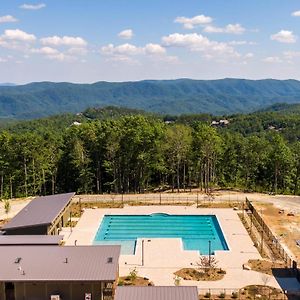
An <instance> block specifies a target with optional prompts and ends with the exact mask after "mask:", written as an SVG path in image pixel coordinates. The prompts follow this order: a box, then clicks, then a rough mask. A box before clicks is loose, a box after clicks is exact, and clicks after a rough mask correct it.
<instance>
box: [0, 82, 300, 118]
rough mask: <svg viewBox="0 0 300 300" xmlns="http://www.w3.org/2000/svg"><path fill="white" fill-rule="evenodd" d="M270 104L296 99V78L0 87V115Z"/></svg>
mask: <svg viewBox="0 0 300 300" xmlns="http://www.w3.org/2000/svg"><path fill="white" fill-rule="evenodd" d="M276 103H300V81H297V80H274V79H264V80H246V79H220V80H191V79H177V80H144V81H137V82H103V81H101V82H97V83H93V84H73V83H67V82H61V83H53V82H37V83H30V84H26V85H15V86H14V85H13V86H7V85H5V86H2V85H0V118H2V119H3V118H10V119H11V118H12V119H32V118H39V117H44V116H49V115H54V114H59V113H65V112H71V113H77V112H81V111H83V110H85V109H87V108H88V107H104V106H108V105H114V106H121V107H128V108H134V109H138V110H145V111H149V112H156V113H162V114H175V115H178V114H189V113H210V114H213V115H226V114H234V113H248V112H252V111H256V110H263V109H264V108H266V107H268V106H270V105H273V104H276Z"/></svg>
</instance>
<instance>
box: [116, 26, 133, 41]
mask: <svg viewBox="0 0 300 300" xmlns="http://www.w3.org/2000/svg"><path fill="white" fill-rule="evenodd" d="M133 35H134V34H133V31H132V29H125V30H123V31H121V32H119V34H118V36H119V37H120V38H121V39H124V40H130V39H132V38H133Z"/></svg>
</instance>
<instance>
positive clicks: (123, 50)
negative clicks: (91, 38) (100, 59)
mask: <svg viewBox="0 0 300 300" xmlns="http://www.w3.org/2000/svg"><path fill="white" fill-rule="evenodd" d="M101 51H102V53H103V54H109V55H126V56H127V55H137V54H141V53H143V48H141V47H137V46H135V45H132V44H128V43H126V44H122V45H119V46H114V45H113V44H108V45H107V46H103V47H102V48H101Z"/></svg>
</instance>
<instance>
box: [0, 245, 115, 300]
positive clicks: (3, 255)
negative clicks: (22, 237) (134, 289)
mask: <svg viewBox="0 0 300 300" xmlns="http://www.w3.org/2000/svg"><path fill="white" fill-rule="evenodd" d="M119 255H120V246H56V247H53V246H43V247H37V246H22V247H21V246H20V247H14V246H12V247H10V246H9V247H0V265H1V271H0V299H5V300H11V299H14V300H24V299H26V300H28V299H42V300H44V299H45V300H46V299H49V300H50V299H60V300H68V299H70V300H71V299H72V300H77V299H78V300H82V299H99V300H100V299H101V300H112V299H113V291H114V286H115V284H116V280H117V278H118V262H119ZM51 296H56V298H51ZM88 296H90V298H87V297H88Z"/></svg>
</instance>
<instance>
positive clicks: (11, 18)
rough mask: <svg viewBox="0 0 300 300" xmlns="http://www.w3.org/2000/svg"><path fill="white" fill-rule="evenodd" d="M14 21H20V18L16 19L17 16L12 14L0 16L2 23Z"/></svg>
mask: <svg viewBox="0 0 300 300" xmlns="http://www.w3.org/2000/svg"><path fill="white" fill-rule="evenodd" d="M14 22H18V19H16V18H15V17H13V16H11V15H6V16H2V17H0V24H1V23H14Z"/></svg>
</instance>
